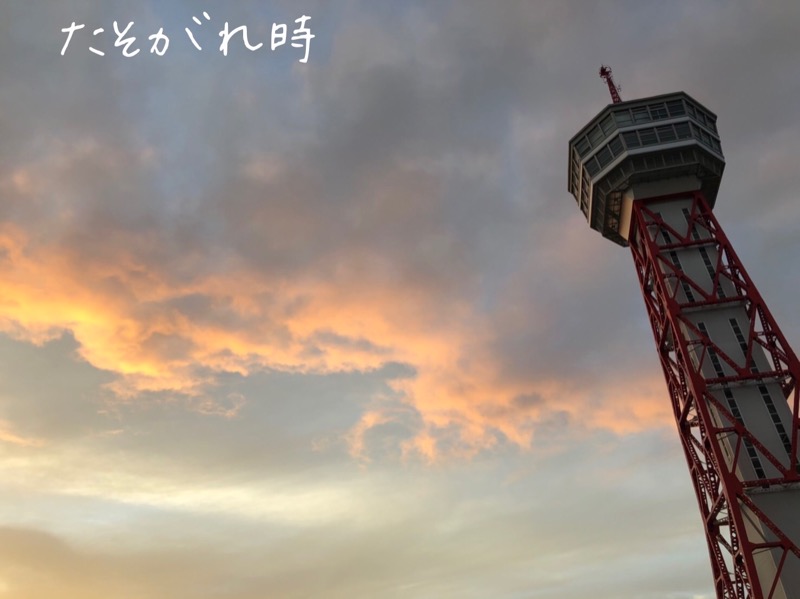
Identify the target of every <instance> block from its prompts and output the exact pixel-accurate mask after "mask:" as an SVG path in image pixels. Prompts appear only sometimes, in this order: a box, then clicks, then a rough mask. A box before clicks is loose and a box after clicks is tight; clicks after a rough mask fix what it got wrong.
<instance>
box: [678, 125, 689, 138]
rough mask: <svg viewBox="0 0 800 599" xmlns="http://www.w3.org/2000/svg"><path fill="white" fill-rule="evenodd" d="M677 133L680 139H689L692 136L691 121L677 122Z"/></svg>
mask: <svg viewBox="0 0 800 599" xmlns="http://www.w3.org/2000/svg"><path fill="white" fill-rule="evenodd" d="M675 133H677V135H678V139H688V138H690V137H691V136H692V133H691V131H689V123H675Z"/></svg>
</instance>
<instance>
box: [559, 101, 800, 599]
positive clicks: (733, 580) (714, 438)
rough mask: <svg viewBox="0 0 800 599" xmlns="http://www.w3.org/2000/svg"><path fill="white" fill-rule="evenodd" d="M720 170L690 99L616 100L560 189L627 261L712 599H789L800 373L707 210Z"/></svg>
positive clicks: (794, 561)
mask: <svg viewBox="0 0 800 599" xmlns="http://www.w3.org/2000/svg"><path fill="white" fill-rule="evenodd" d="M612 96H613V94H612ZM724 166H725V159H724V157H723V154H722V148H721V145H720V141H719V136H718V133H717V127H716V116H715V115H714V114H713V113H712V112H710V111H709V110H708V109H706V108H705V107H704V106H702V105H701V104H700V103H698V102H697V101H696V100H694V99H692V98H691V97H690V96H688V95H687V94H685V93H683V92H678V93H673V94H666V95H662V96H655V97H651V98H643V99H640V100H632V101H627V102H616V98H614V103H613V104H610V105H608V106H607V107H606V108H605V109H604V110H602V111H601V112H600V113H599V114H598V115H597V116H596V117H595V118H594V119H592V121H590V122H589V124H588V125H586V126H585V127H584V128H583V129H581V131H580V132H579V133H578V134H577V135H575V137H573V138H572V140H571V141H570V143H569V190H570V192H571V193H572V194H573V195H574V196H575V198H576V200H577V201H578V206H579V208H580V209H581V211H582V212H583V214H584V215H585V216H586V218H587V220H588V222H589V225H590V226H591V228H593V229H595V230H597V231H599V232H600V233H601V234H602V235H603V236H604V237H606V238H608V239H610V240H612V241H614V242H615V243H617V244H619V245H622V246H628V247H630V249H631V252H632V254H633V261H634V265H635V267H636V272H637V275H638V277H639V282H640V286H641V290H642V295H643V297H644V301H645V306H646V309H647V314H648V317H649V321H650V324H651V326H652V329H653V335H654V337H655V342H656V346H657V349H658V356H659V358H660V361H661V366H662V369H663V371H664V377H665V379H666V382H667V388H668V391H669V396H670V399H671V402H672V408H673V413H674V415H675V420H676V423H677V425H678V432H679V436H680V440H681V445H682V447H683V451H684V454H685V456H686V460H687V463H688V465H689V473H690V476H691V479H692V483H693V485H694V489H695V493H696V495H697V500H698V504H699V507H700V513H701V516H702V520H703V527H704V532H705V535H706V540H707V543H708V551H709V555H710V558H711V565H712V571H713V578H714V587H715V589H716V592H717V596H718V597H719V598H720V599H722V598H725V599H745V598H748V599H798V598H800V474H799V473H800V467H798V443H799V442H800V440H799V439H798V426H799V425H800V418H799V415H800V389H799V384H800V363H799V362H798V360H797V356H796V355H795V354H794V352H793V351H792V349H791V347H790V346H789V344H788V342H787V340H786V338H785V337H784V335H783V333H781V331H780V329H779V328H778V325H777V323H776V322H775V319H774V318H773V317H772V315H771V313H770V311H769V309H768V308H767V305H766V304H765V302H764V300H763V298H762V297H761V295H760V294H759V292H758V290H757V289H756V287H755V285H754V284H753V281H752V279H751V278H750V276H749V275H748V274H747V272H746V271H745V269H744V266H743V265H742V263H741V261H740V260H739V258H738V256H737V255H736V253H735V252H734V250H733V247H732V245H731V243H730V241H729V240H728V238H727V237H726V235H725V233H724V231H723V230H722V228H721V227H720V225H719V222H718V221H717V219H716V218H715V216H714V214H713V213H712V208H713V206H714V204H715V201H716V197H717V191H718V189H719V184H720V180H721V177H722V172H723V169H724Z"/></svg>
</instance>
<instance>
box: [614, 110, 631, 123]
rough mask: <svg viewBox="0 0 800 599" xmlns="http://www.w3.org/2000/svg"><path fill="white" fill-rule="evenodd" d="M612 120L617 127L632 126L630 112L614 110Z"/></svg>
mask: <svg viewBox="0 0 800 599" xmlns="http://www.w3.org/2000/svg"><path fill="white" fill-rule="evenodd" d="M614 119H615V120H616V121H617V126H618V127H627V126H628V125H631V124H633V117H632V116H631V111H630V110H627V109H625V110H615V111H614Z"/></svg>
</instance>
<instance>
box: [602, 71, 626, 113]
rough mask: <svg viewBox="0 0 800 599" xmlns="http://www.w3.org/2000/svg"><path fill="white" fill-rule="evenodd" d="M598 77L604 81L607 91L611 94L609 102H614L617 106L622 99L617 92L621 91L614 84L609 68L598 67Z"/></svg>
mask: <svg viewBox="0 0 800 599" xmlns="http://www.w3.org/2000/svg"><path fill="white" fill-rule="evenodd" d="M600 77H602V79H603V81H605V82H606V85H608V91H609V92H611V100H612V101H613V102H614V104H619V103H620V102H622V98H620V97H619V92H621V91H622V86H620V85H616V84H615V83H614V78H613V77H612V76H611V67H609V66H606V65H600Z"/></svg>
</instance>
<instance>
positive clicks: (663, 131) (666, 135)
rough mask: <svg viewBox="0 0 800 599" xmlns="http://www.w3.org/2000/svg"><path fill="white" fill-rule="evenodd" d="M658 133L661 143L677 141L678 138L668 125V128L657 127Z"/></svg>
mask: <svg viewBox="0 0 800 599" xmlns="http://www.w3.org/2000/svg"><path fill="white" fill-rule="evenodd" d="M656 133H658V141H661V142H665V141H675V140H676V139H677V138H678V137H677V135H675V131H674V130H673V129H672V127H671V126H670V125H667V126H666V127H657V128H656Z"/></svg>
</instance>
